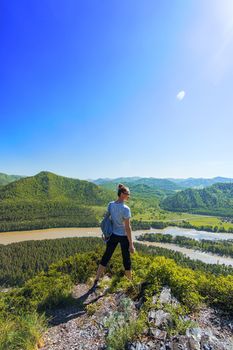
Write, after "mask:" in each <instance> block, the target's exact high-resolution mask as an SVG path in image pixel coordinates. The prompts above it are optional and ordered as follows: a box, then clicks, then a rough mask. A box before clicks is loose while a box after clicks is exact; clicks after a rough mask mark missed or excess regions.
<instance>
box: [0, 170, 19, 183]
mask: <svg viewBox="0 0 233 350" xmlns="http://www.w3.org/2000/svg"><path fill="white" fill-rule="evenodd" d="M22 177H23V176H21V175H7V174H4V173H0V186H4V185H7V184H9V183H10V182H13V181H15V180H18V179H21V178H22Z"/></svg>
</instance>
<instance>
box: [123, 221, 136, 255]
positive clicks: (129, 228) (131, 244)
mask: <svg viewBox="0 0 233 350" xmlns="http://www.w3.org/2000/svg"><path fill="white" fill-rule="evenodd" d="M124 221H125V231H126V233H127V237H128V240H129V248H130V252H131V253H134V251H135V248H134V245H133V240H132V230H131V225H130V219H125V220H124Z"/></svg>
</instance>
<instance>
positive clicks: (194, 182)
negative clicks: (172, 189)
mask: <svg viewBox="0 0 233 350" xmlns="http://www.w3.org/2000/svg"><path fill="white" fill-rule="evenodd" d="M168 180H170V181H172V182H174V183H175V184H177V185H179V186H180V187H183V188H193V187H195V188H204V187H207V186H211V185H213V184H215V183H219V182H221V183H233V179H231V178H227V177H220V176H218V177H214V178H211V179H205V178H192V177H190V178H188V179H172V178H169V179H168Z"/></svg>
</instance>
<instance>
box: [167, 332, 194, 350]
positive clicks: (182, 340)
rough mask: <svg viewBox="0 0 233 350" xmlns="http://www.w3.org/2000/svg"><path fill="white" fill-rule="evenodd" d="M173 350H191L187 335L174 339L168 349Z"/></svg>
mask: <svg viewBox="0 0 233 350" xmlns="http://www.w3.org/2000/svg"><path fill="white" fill-rule="evenodd" d="M169 348H170V349H172V350H191V349H192V348H191V347H190V344H189V339H188V337H187V336H185V335H180V336H176V337H174V338H173V340H172V342H171V343H170V344H169V347H168V349H169Z"/></svg>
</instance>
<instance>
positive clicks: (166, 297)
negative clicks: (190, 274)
mask: <svg viewBox="0 0 233 350" xmlns="http://www.w3.org/2000/svg"><path fill="white" fill-rule="evenodd" d="M159 301H160V303H161V304H170V303H171V288H168V287H164V288H163V289H162V292H161V293H160V296H159Z"/></svg>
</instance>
